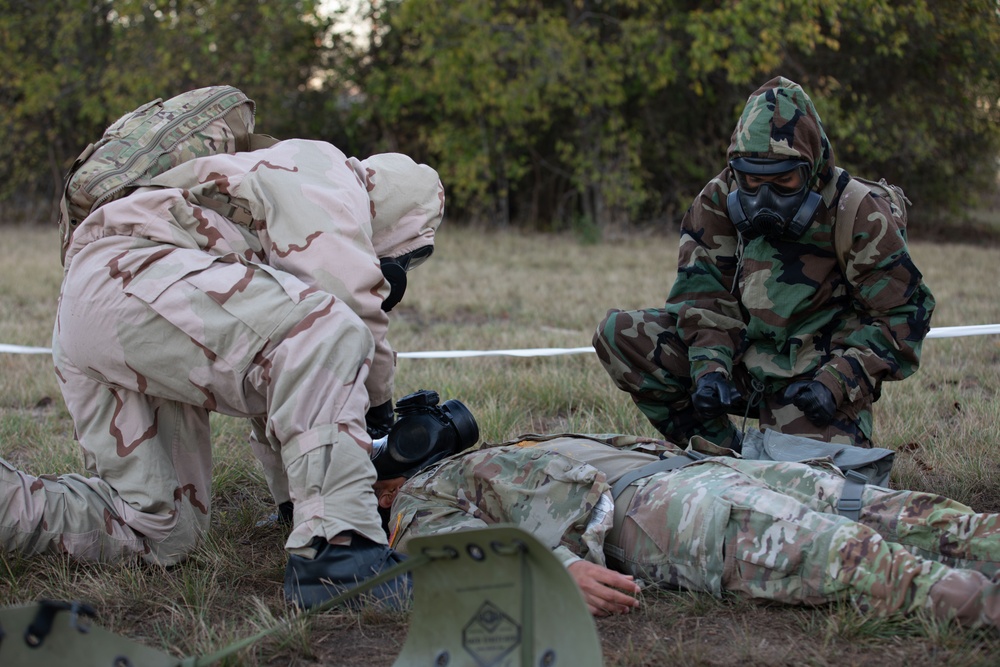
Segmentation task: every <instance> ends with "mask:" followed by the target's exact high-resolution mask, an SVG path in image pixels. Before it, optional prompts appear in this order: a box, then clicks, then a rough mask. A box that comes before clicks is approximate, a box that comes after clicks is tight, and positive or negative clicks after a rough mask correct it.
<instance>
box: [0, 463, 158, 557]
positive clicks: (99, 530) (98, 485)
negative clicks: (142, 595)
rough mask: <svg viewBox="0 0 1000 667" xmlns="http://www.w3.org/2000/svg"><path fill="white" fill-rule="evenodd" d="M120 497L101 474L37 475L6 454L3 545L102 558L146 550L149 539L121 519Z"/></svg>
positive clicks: (1, 484) (0, 503) (0, 499)
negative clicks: (17, 467)
mask: <svg viewBox="0 0 1000 667" xmlns="http://www.w3.org/2000/svg"><path fill="white" fill-rule="evenodd" d="M118 502H119V499H118V496H117V494H116V493H115V491H114V489H112V488H111V487H109V486H108V485H107V484H105V483H104V482H103V481H102V480H100V479H98V478H96V477H91V478H86V477H83V476H81V475H60V476H59V477H55V476H52V475H43V476H42V477H34V476H32V475H28V474H26V473H24V472H21V471H18V470H15V469H14V467H13V466H12V465H10V464H9V463H7V462H6V461H4V460H2V459H0V550H3V551H11V552H17V553H21V554H24V555H27V556H30V555H34V554H39V553H45V552H50V553H65V554H69V555H71V556H75V557H78V558H86V559H90V560H98V561H113V560H116V559H118V558H121V557H125V556H136V555H138V554H142V553H143V552H144V551H145V540H144V539H143V536H142V535H139V534H138V533H136V532H135V531H134V530H132V529H131V528H129V527H128V526H126V525H125V524H124V522H122V521H121V519H120V518H119V507H118Z"/></svg>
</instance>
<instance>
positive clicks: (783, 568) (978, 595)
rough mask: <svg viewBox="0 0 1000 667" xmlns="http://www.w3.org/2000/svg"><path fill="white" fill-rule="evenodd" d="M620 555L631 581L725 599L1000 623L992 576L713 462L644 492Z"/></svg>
mask: <svg viewBox="0 0 1000 667" xmlns="http://www.w3.org/2000/svg"><path fill="white" fill-rule="evenodd" d="M620 546H621V547H622V548H623V549H624V551H625V552H626V568H625V569H626V571H627V573H629V574H633V575H635V576H637V577H642V578H646V579H649V580H653V581H661V582H664V583H665V584H668V585H675V586H680V587H683V588H688V589H692V590H702V591H707V592H711V593H714V594H716V595H718V594H720V593H721V591H722V590H727V591H732V592H738V593H742V594H745V595H748V596H751V597H754V598H762V599H769V600H775V601H779V602H785V603H793V604H820V603H824V602H829V601H833V600H837V599H842V598H845V597H850V598H851V599H853V600H854V602H855V603H856V604H858V605H859V606H860V607H861V608H867V609H871V610H873V611H876V612H879V613H883V614H896V613H898V614H910V613H914V612H917V611H920V610H926V611H930V612H933V613H934V614H935V615H937V616H938V617H939V618H953V617H954V618H958V619H959V620H960V621H962V622H964V623H967V624H970V625H980V624H990V625H996V624H997V623H998V622H1000V586H998V585H997V584H995V583H993V582H991V581H990V580H989V579H987V578H986V577H985V576H983V575H981V574H979V573H976V572H972V571H967V570H954V569H952V568H949V567H947V566H945V565H943V564H941V563H937V562H934V561H930V560H927V559H923V558H920V557H919V556H915V555H913V554H911V553H910V552H909V551H907V550H906V548H905V547H903V546H902V545H900V544H896V543H892V542H889V541H887V540H885V539H883V538H882V537H881V536H880V535H878V534H877V533H875V531H873V530H871V529H870V528H868V527H866V526H864V525H862V524H860V523H856V522H853V521H850V520H848V519H846V518H844V517H841V516H839V515H836V514H829V513H825V512H817V511H814V510H812V509H810V508H809V507H807V506H805V505H803V504H802V503H800V502H798V501H797V500H795V499H794V498H792V497H790V496H788V495H786V494H783V493H777V492H775V491H773V490H771V489H769V488H767V487H766V485H764V484H762V483H760V482H759V481H757V480H754V479H753V478H752V477H750V476H748V475H746V474H743V473H742V472H741V471H740V470H738V469H734V468H733V467H730V466H726V465H722V464H719V463H716V462H715V461H712V460H710V461H705V462H702V463H698V464H694V465H691V466H688V467H686V468H682V469H680V470H678V471H675V472H674V473H668V474H661V475H655V476H653V477H652V478H649V480H648V481H647V482H646V483H645V484H642V486H640V488H639V490H638V491H637V493H636V496H635V498H634V499H633V502H632V506H631V507H630V508H629V511H628V513H627V516H626V519H625V523H624V525H623V527H622V532H621V537H620Z"/></svg>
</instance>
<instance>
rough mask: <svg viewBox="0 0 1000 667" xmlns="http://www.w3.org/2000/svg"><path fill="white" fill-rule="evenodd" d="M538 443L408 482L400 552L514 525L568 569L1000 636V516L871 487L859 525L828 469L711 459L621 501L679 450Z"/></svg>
mask: <svg viewBox="0 0 1000 667" xmlns="http://www.w3.org/2000/svg"><path fill="white" fill-rule="evenodd" d="M523 437H524V438H525V439H524V440H522V441H521V442H518V443H516V444H507V445H504V446H497V447H491V448H485V449H479V450H473V451H471V452H468V453H466V454H464V455H458V456H455V457H452V458H450V459H446V460H445V461H444V462H443V463H441V464H440V465H438V466H436V467H432V468H429V469H427V470H425V471H424V472H422V473H420V474H418V475H416V476H414V477H413V478H412V479H410V480H408V481H407V482H406V483H405V484H404V485H403V486H402V488H401V489H400V491H399V493H398V494H397V495H396V498H395V501H394V502H393V504H392V514H391V517H390V523H389V526H390V528H391V530H392V534H391V537H390V542H391V544H392V546H393V547H394V548H396V549H398V550H400V551H402V552H404V553H405V552H406V551H407V544H408V542H409V540H411V539H412V538H414V537H419V536H424V535H435V534H441V533H447V532H453V531H457V530H462V529H472V528H483V527H484V526H488V525H492V524H497V523H513V524H515V525H517V526H519V527H520V528H523V529H525V530H527V531H529V532H530V533H531V534H532V535H534V536H535V537H536V538H538V540H539V541H541V542H542V543H543V544H546V545H548V546H549V547H550V548H552V549H553V550H554V553H555V555H556V556H557V557H558V558H559V559H560V560H561V561H562V562H563V563H564V564H565V565H567V566H569V565H571V564H572V563H573V562H575V561H576V560H578V559H581V558H583V559H586V560H589V561H591V562H594V563H597V564H600V565H606V566H609V567H611V568H612V569H615V570H618V571H620V572H623V573H625V574H631V575H633V576H635V577H636V578H637V579H643V580H645V581H647V582H651V583H655V584H662V585H666V586H670V587H680V588H684V589H688V590H694V591H703V592H707V593H711V594H713V595H716V596H720V595H721V594H722V592H723V591H730V592H735V593H739V594H742V595H747V596H750V597H753V598H759V599H767V600H775V601H779V602H785V603H791V604H810V605H815V604H821V603H825V602H831V601H834V600H842V599H850V600H852V601H853V602H854V603H855V604H856V605H857V606H858V607H860V608H861V609H862V610H870V611H872V612H875V613H878V614H888V615H891V614H902V615H905V614H911V613H915V612H918V611H926V612H929V613H930V614H932V615H934V616H936V617H937V618H940V619H952V618H954V619H956V620H958V621H959V622H961V623H963V624H966V625H970V626H992V627H997V626H998V623H1000V583H997V582H996V581H994V580H993V579H995V578H996V576H995V575H996V574H997V571H998V569H1000V515H995V514H975V513H973V512H972V510H970V509H969V508H968V507H966V506H964V505H961V504H959V503H957V502H955V501H953V500H950V499H948V498H945V497H943V496H939V495H936V494H929V493H919V492H914V491H891V490H889V489H885V488H881V487H877V486H866V487H865V488H864V492H863V495H862V503H863V504H862V508H861V512H860V516H859V519H858V521H852V520H850V519H848V518H846V517H843V516H840V515H839V514H838V513H837V503H838V500H839V498H840V495H841V491H842V489H843V488H844V475H843V474H841V472H840V471H839V470H838V469H837V468H835V467H834V466H833V465H831V464H830V463H829V461H828V460H827V459H820V460H817V461H815V462H812V463H810V464H806V463H790V462H774V461H750V460H744V459H738V458H734V457H731V456H711V457H709V458H705V459H703V460H701V461H698V462H696V463H692V464H690V465H688V466H686V467H683V468H680V469H677V470H674V471H672V472H660V473H656V474H653V475H651V476H648V477H643V478H640V479H638V480H636V481H634V482H632V483H631V484H630V485H629V486H627V487H626V488H625V490H624V492H622V493H621V495H619V496H618V498H617V500H615V501H612V498H611V494H610V492H609V489H610V487H611V485H613V484H614V483H615V482H616V481H617V480H618V479H619V478H621V477H622V476H623V475H624V474H626V473H627V472H628V471H630V470H633V469H635V468H638V467H641V466H644V465H646V464H648V463H649V462H651V461H655V460H656V459H657V457H656V456H655V452H656V451H658V450H659V451H665V452H667V453H679V452H680V450H679V449H678V448H677V447H675V446H673V445H671V444H668V443H666V442H662V441H652V440H650V439H648V438H638V437H635V436H582V435H574V434H566V435H559V436H523ZM546 438H548V439H546ZM708 449H709V451H711V449H712V447H711V445H709V446H708ZM991 578H992V579H991Z"/></svg>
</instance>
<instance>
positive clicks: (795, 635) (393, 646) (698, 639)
mask: <svg viewBox="0 0 1000 667" xmlns="http://www.w3.org/2000/svg"><path fill="white" fill-rule="evenodd" d="M596 629H597V634H598V638H599V640H600V643H601V646H602V651H603V664H605V665H616V666H622V667H625V666H628V667H640V666H650V667H652V666H654V665H655V666H657V667H659V666H661V665H684V666H685V667H689V666H694V667H725V666H730V665H732V666H734V667H735V666H737V665H738V666H741V667H746V666H758V665H759V666H761V667H764V666H767V667H775V666H785V665H787V666H788V667H792V666H795V667H799V666H801V665H813V666H817V667H825V666H834V665H836V666H840V665H850V666H865V667H869V666H872V667H874V666H876V665H877V666H878V667H932V666H934V667H939V666H942V665H943V666H954V667H959V666H961V667H970V666H973V665H982V666H984V667H985V666H986V665H997V664H1000V638H997V637H996V636H995V633H983V632H968V633H961V632H960V633H955V631H954V630H951V631H949V632H941V633H937V632H935V630H934V628H933V627H929V626H927V625H924V624H921V623H920V622H919V621H908V622H904V623H900V622H884V621H876V620H871V619H869V620H863V619H861V617H860V616H859V615H857V614H855V613H854V612H853V610H851V609H849V608H846V607H842V608H825V609H798V608H793V607H787V606H775V605H771V606H764V605H758V604H756V603H753V602H748V601H742V600H727V601H716V600H714V599H712V598H710V597H708V596H704V595H690V594H684V593H667V592H664V593H659V592H654V593H652V594H647V595H646V599H645V600H644V605H643V607H642V609H641V610H640V611H638V612H634V613H632V614H629V615H627V616H618V617H614V618H603V619H597V620H596ZM574 639H575V637H574V636H573V635H572V633H569V636H568V637H566V638H565V641H570V642H571V641H573V640H574ZM405 640H406V622H405V618H400V617H397V618H395V619H386V618H377V617H376V618H367V619H366V618H364V617H362V616H359V615H353V616H352V615H342V614H332V615H326V616H325V617H324V618H322V619H317V621H316V622H315V624H314V625H313V629H312V639H311V641H310V642H309V647H310V648H309V651H310V655H305V654H304V653H302V652H301V651H296V650H281V648H280V647H277V646H274V645H271V646H269V647H267V649H265V650H267V651H268V652H270V655H271V656H272V658H271V659H270V661H269V662H267V664H270V665H295V666H297V667H306V666H308V667H313V666H316V667H318V666H319V665H346V666H351V667H353V666H358V667H360V666H361V665H364V666H366V667H367V666H371V667H379V666H383V665H384V666H386V667H388V666H390V665H393V664H394V663H395V662H396V660H397V657H398V656H399V654H400V650H401V648H402V645H403V643H404V642H405ZM556 646H558V644H556ZM406 664H413V663H410V662H408V663H406ZM420 664H428V665H430V664H442V665H445V664H446V665H448V667H455V666H456V665H473V666H476V667H486V666H485V665H478V666H477V663H475V662H474V661H472V660H470V659H469V657H468V656H455V657H454V659H453V660H451V661H450V662H446V663H441V662H437V663H432V662H431V660H430V659H429V658H428V660H427V661H426V663H424V662H423V661H421V663H420ZM490 664H491V665H498V666H499V665H508V664H515V665H516V664H518V663H517V662H516V661H515V662H513V663H509V662H497V663H490ZM551 665H553V666H556V665H564V666H566V667H570V666H569V665H568V664H567V663H564V662H563V663H561V662H559V660H558V655H557V656H556V659H555V661H554V662H552V663H551Z"/></svg>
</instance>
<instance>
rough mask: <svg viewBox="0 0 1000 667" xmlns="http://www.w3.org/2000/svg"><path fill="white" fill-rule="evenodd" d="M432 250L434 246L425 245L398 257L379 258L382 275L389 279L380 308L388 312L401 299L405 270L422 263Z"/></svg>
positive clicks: (404, 289)
mask: <svg viewBox="0 0 1000 667" xmlns="http://www.w3.org/2000/svg"><path fill="white" fill-rule="evenodd" d="M433 252H434V246H432V245H425V246H424V247H422V248H417V249H416V250H413V251H410V252H408V253H406V254H405V255H400V256H399V257H387V258H383V259H380V260H379V264H381V265H382V275H383V276H384V277H385V279H386V280H387V281H389V296H387V297H386V298H385V300H384V301H382V310H384V311H385V312H387V313H388V312H389V311H390V310H392V308H393V306H395V305H396V304H397V303H399V302H400V301H401V300H402V299H403V294H405V293H406V272H407V271H409V270H410V269H413V268H415V267H418V266H420V265H421V264H423V263H424V262H425V261H427V258H428V257H430V256H431V254H432V253H433Z"/></svg>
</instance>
